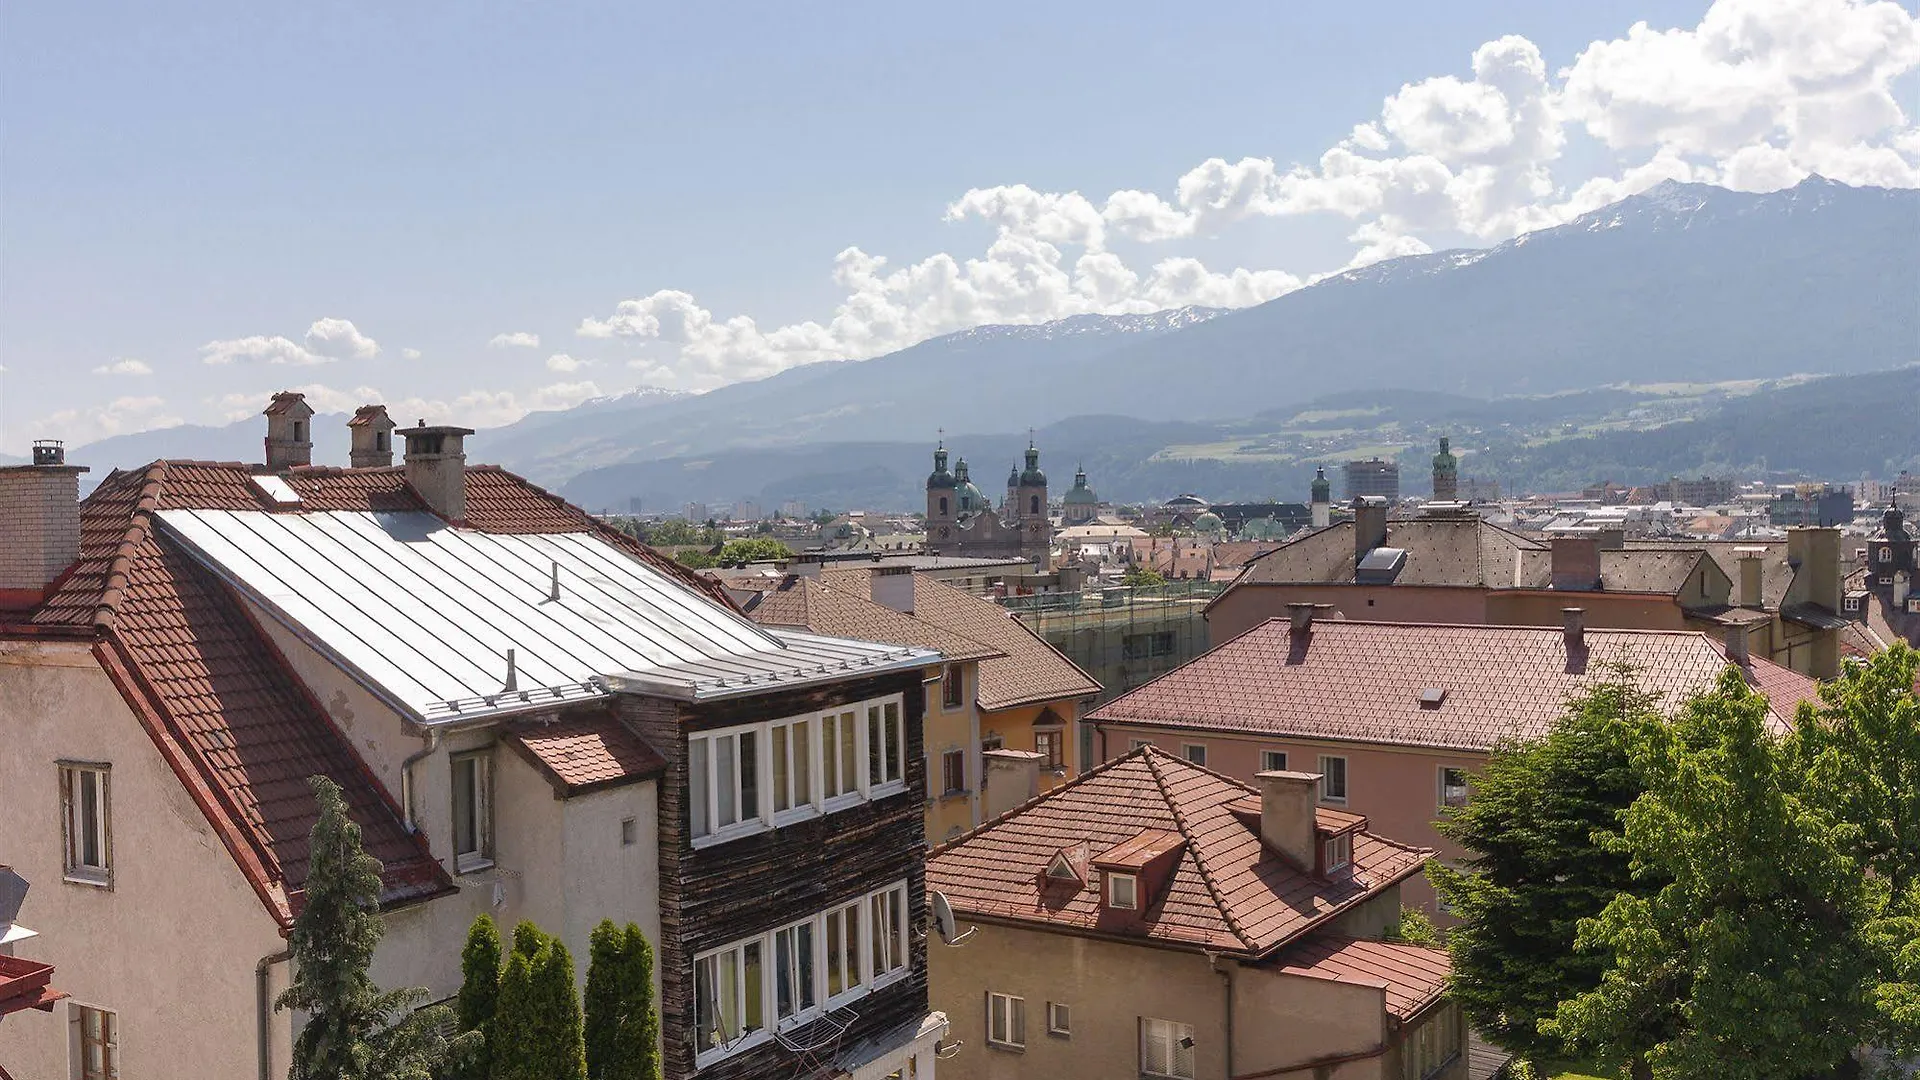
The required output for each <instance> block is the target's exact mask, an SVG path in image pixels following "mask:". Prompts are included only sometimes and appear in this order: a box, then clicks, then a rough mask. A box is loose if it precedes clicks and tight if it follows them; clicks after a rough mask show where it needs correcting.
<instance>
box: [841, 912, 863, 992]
mask: <svg viewBox="0 0 1920 1080" xmlns="http://www.w3.org/2000/svg"><path fill="white" fill-rule="evenodd" d="M840 917H841V919H843V920H844V921H845V925H844V926H843V927H842V928H841V945H842V947H843V949H844V950H845V953H846V955H845V956H844V957H842V963H844V964H845V965H846V977H847V986H848V987H850V988H851V987H856V986H859V985H860V984H861V983H863V982H865V981H866V980H865V979H863V978H861V975H860V905H859V904H849V905H847V906H846V907H844V908H841V909H840Z"/></svg>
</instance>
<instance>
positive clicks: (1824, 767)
mask: <svg viewBox="0 0 1920 1080" xmlns="http://www.w3.org/2000/svg"><path fill="white" fill-rule="evenodd" d="M1916 665H1920V652H1915V651H1914V650H1913V649H1912V648H1910V647H1909V646H1907V645H1906V644H1905V643H1896V644H1895V645H1894V647H1893V648H1891V649H1889V650H1887V651H1886V652H1883V653H1880V654H1878V655H1877V656H1875V657H1873V659H1871V660H1870V661H1868V662H1866V663H1864V664H1850V665H1848V668H1847V670H1845V671H1843V672H1841V674H1840V677H1839V678H1838V679H1835V680H1833V681H1832V682H1829V683H1827V684H1826V685H1825V686H1824V687H1823V688H1822V691H1821V696H1822V699H1823V702H1824V704H1823V707H1821V708H1819V709H1817V710H1813V711H1812V713H1811V715H1810V716H1803V718H1802V721H1801V722H1800V723H1796V724H1795V725H1794V738H1793V746H1794V750H1795V753H1796V755H1797V757H1798V759H1799V761H1798V766H1797V767H1798V768H1799V769H1800V770H1801V771H1802V772H1803V773H1805V774H1806V778H1807V783H1808V787H1809V790H1810V792H1811V797H1812V798H1814V799H1815V800H1817V801H1818V802H1820V803H1821V804H1822V805H1825V806H1829V807H1832V808H1833V809H1834V810H1835V812H1837V813H1838V814H1839V815H1840V816H1841V817H1842V818H1844V819H1845V820H1847V821H1850V822H1852V823H1853V824H1854V825H1856V826H1858V827H1859V829H1860V833H1859V836H1858V842H1857V843H1856V844H1855V846H1854V849H1853V853H1854V855H1855V856H1856V857H1857V858H1859V859H1860V861H1861V862H1864V863H1865V864H1866V865H1867V866H1868V867H1870V868H1872V870H1873V872H1874V873H1875V874H1878V875H1879V876H1881V877H1883V878H1885V879H1886V880H1887V881H1888V882H1889V883H1890V884H1891V885H1892V886H1893V889H1894V892H1895V894H1896V895H1902V894H1905V893H1906V892H1908V891H1909V890H1910V889H1911V888H1912V887H1913V886H1914V885H1915V884H1920V694H1916V693H1915V692H1914V685H1915V683H1914V674H1915V668H1916Z"/></svg>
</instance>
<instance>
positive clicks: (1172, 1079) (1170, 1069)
mask: <svg viewBox="0 0 1920 1080" xmlns="http://www.w3.org/2000/svg"><path fill="white" fill-rule="evenodd" d="M1156 1039H1157V1040H1158V1041H1159V1042H1160V1045H1162V1046H1164V1047H1165V1048H1166V1057H1165V1059H1164V1060H1159V1061H1155V1060H1150V1059H1151V1058H1152V1056H1153V1054H1152V1047H1153V1042H1154V1041H1155V1040H1156ZM1183 1039H1184V1040H1187V1041H1189V1042H1191V1041H1192V1039H1193V1025H1192V1024H1182V1023H1180V1022H1179V1021H1177V1020H1160V1019H1157V1018H1155V1017H1151V1016H1143V1017H1141V1018H1140V1075H1141V1076H1158V1077H1167V1078H1169V1080H1194V1073H1195V1069H1194V1061H1193V1059H1194V1053H1193V1048H1191V1047H1189V1048H1187V1050H1186V1053H1187V1061H1186V1065H1187V1068H1186V1071H1185V1072H1182V1071H1181V1070H1180V1060H1179V1056H1178V1053H1177V1051H1179V1050H1180V1049H1181V1047H1180V1042H1181V1040H1183Z"/></svg>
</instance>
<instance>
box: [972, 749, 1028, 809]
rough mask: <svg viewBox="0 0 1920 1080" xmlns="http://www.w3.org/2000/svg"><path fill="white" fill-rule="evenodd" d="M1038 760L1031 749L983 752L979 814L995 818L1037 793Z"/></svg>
mask: <svg viewBox="0 0 1920 1080" xmlns="http://www.w3.org/2000/svg"><path fill="white" fill-rule="evenodd" d="M1040 761H1041V757H1040V755H1039V754H1036V753H1034V752H1033V751H1031V750H986V751H983V752H982V753H981V754H980V768H981V771H982V772H983V773H984V774H985V775H984V776H983V777H982V778H981V784H982V785H983V786H984V787H985V788H986V792H985V796H984V798H983V799H982V800H981V807H980V810H981V813H983V814H985V815H986V816H987V817H988V818H997V817H999V816H1000V815H1001V814H1004V813H1006V812H1007V811H1009V810H1011V809H1013V808H1014V807H1016V806H1019V805H1020V804H1021V803H1023V802H1026V801H1027V800H1028V799H1031V798H1033V797H1034V796H1036V795H1038V794H1040Z"/></svg>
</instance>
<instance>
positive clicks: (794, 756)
mask: <svg viewBox="0 0 1920 1080" xmlns="http://www.w3.org/2000/svg"><path fill="white" fill-rule="evenodd" d="M869 713H876V714H877V717H878V719H879V722H880V723H881V724H882V725H883V727H882V728H881V730H882V731H883V732H885V731H886V730H888V728H887V726H886V725H889V724H890V726H891V729H892V731H893V732H894V741H893V749H894V751H895V752H894V755H893V760H892V761H882V762H881V764H882V765H890V766H891V767H892V774H891V775H885V776H883V778H882V780H881V782H880V783H874V782H873V768H874V765H875V762H874V761H873V760H871V759H870V758H869V752H870V746H869V743H870V741H871V740H870V738H869V734H868V733H869V730H870V728H871V725H872V724H873V722H874V718H873V717H870V716H869ZM889 717H891V720H890V721H889V719H888V718H889ZM802 724H804V725H805V730H804V733H803V732H800V731H797V730H796V728H798V727H799V726H800V725H802ZM843 725H845V726H847V727H848V729H849V730H850V731H851V732H852V735H853V743H852V746H851V748H850V750H851V753H852V765H853V772H852V776H851V779H852V781H853V782H852V784H850V785H843V784H842V773H843V772H844V769H843V768H842V766H843V765H845V764H846V759H845V758H844V757H842V756H841V752H842V750H843V749H848V748H846V747H843V745H842V742H841V735H840V731H841V728H842V726H843ZM744 735H751V736H752V737H753V740H754V746H755V754H754V775H753V777H752V780H753V784H754V795H755V800H754V803H755V805H754V806H751V807H749V806H747V805H746V795H747V777H746V774H745V773H744V772H743V771H741V770H740V769H739V767H738V765H739V761H740V751H739V747H740V745H741V737H742V736H744ZM776 739H778V740H780V745H781V746H782V747H784V748H785V749H786V752H787V777H786V785H785V786H786V795H787V800H786V801H787V802H788V805H787V807H786V808H784V809H779V810H776V809H775V808H774V807H775V803H776V798H775V793H774V767H773V762H774V754H775V751H774V745H775V740H776ZM728 741H731V742H732V743H733V746H734V750H733V761H734V762H735V770H734V773H733V774H732V776H731V779H730V781H729V782H730V785H731V791H732V794H733V798H734V810H735V815H736V817H735V820H734V821H733V822H732V823H731V824H728V825H719V824H718V822H719V820H720V795H721V790H720V760H719V759H720V754H719V747H720V746H721V745H722V744H723V743H726V742H728ZM796 745H797V746H801V747H804V748H805V754H806V762H807V775H806V777H805V783H804V785H803V784H802V783H801V777H800V776H799V775H798V772H797V771H796V770H795V769H794V767H793V766H794V763H795V762H796V761H798V760H800V757H799V750H798V749H796ZM884 745H885V744H884V742H883V746H884ZM829 751H832V752H833V755H834V756H833V761H832V765H831V768H830V767H829V764H828V757H827V755H828V752H829ZM687 769H688V775H687V800H688V813H687V832H688V834H689V836H690V837H691V839H692V842H693V846H694V847H695V848H704V847H709V846H711V845H714V844H721V843H725V842H727V841H729V840H735V839H738V838H740V837H743V836H752V835H755V834H757V833H761V832H765V831H766V830H768V829H770V828H779V827H781V826H783V825H790V824H792V823H793V822H796V821H805V820H807V819H810V818H814V817H818V816H820V815H822V814H828V813H832V812H834V811H836V810H844V809H846V808H848V807H851V806H858V805H860V804H862V803H865V802H869V801H873V800H877V799H883V798H887V797H889V796H892V795H896V794H899V793H901V792H904V791H905V790H906V789H907V782H906V780H907V713H906V698H905V696H904V695H901V694H889V695H887V696H885V697H878V698H869V699H866V700H864V701H857V702H851V703H848V704H845V705H836V706H834V707H833V708H831V709H827V710H825V711H822V712H814V713H802V714H799V715H796V716H785V717H781V718H779V719H776V720H766V721H762V722H760V723H757V724H737V725H735V726H733V727H725V728H714V729H712V730H710V731H696V732H692V733H690V734H689V735H688V736H687ZM696 771H701V772H702V773H703V774H704V776H705V779H704V780H701V779H698V778H696V777H695V775H694V773H695V772H696ZM883 771H884V770H883ZM829 773H831V777H832V780H833V786H832V788H831V791H832V794H829V793H828V792H829V790H830V789H829V787H828V779H829ZM803 788H804V791H803V790H802V789H803ZM802 794H804V795H805V797H804V798H801V796H802ZM696 799H704V805H703V806H701V807H695V806H694V805H693V803H694V802H695V801H696ZM702 824H704V825H705V830H704V831H702V829H701V825H702Z"/></svg>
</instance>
